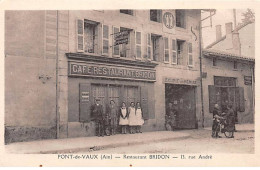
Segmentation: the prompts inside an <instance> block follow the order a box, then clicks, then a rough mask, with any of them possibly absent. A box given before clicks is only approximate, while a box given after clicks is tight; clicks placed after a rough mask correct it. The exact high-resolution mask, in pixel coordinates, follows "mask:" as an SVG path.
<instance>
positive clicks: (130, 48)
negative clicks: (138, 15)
mask: <svg viewBox="0 0 260 170" xmlns="http://www.w3.org/2000/svg"><path fill="white" fill-rule="evenodd" d="M113 35H114V40H113V56H114V57H125V58H133V57H134V55H135V52H134V49H135V46H134V45H135V38H137V39H138V40H139V34H138V35H137V37H135V32H134V30H133V29H130V28H124V27H120V28H119V27H113ZM122 35H123V36H124V37H123V39H122V37H121V36H122ZM115 36H117V39H122V41H124V42H121V43H120V44H115V38H116V37H115ZM118 36H119V37H118ZM125 37H127V38H125ZM138 42H139V41H138ZM140 46H141V44H140ZM138 52H139V51H138Z"/></svg>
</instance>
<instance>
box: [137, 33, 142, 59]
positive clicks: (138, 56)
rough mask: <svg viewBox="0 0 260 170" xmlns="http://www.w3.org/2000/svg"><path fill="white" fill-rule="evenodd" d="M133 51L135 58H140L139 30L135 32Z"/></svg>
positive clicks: (140, 37) (140, 36) (140, 39)
mask: <svg viewBox="0 0 260 170" xmlns="http://www.w3.org/2000/svg"><path fill="white" fill-rule="evenodd" d="M135 44H136V45H135V49H136V50H135V51H136V54H135V56H136V58H138V59H141V57H142V34H141V32H138V31H136V33H135Z"/></svg>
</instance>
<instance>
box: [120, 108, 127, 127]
mask: <svg viewBox="0 0 260 170" xmlns="http://www.w3.org/2000/svg"><path fill="white" fill-rule="evenodd" d="M120 111H121V114H120V119H119V125H128V118H127V111H126V107H122V108H121V109H120Z"/></svg>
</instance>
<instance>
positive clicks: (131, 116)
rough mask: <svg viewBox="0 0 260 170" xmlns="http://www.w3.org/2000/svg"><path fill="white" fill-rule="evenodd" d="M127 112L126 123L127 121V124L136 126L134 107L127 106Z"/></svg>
mask: <svg viewBox="0 0 260 170" xmlns="http://www.w3.org/2000/svg"><path fill="white" fill-rule="evenodd" d="M128 114H129V117H128V123H129V126H136V123H135V122H136V118H135V117H136V116H135V108H134V107H129V108H128Z"/></svg>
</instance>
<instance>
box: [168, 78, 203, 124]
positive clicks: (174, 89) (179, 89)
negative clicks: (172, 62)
mask: <svg viewBox="0 0 260 170" xmlns="http://www.w3.org/2000/svg"><path fill="white" fill-rule="evenodd" d="M164 82H165V106H166V108H165V109H166V113H167V111H169V108H168V107H169V104H170V103H171V104H172V105H173V108H174V109H175V110H176V127H175V128H177V129H194V128H198V122H197V118H196V87H197V83H198V81H196V80H188V79H179V78H164Z"/></svg>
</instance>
